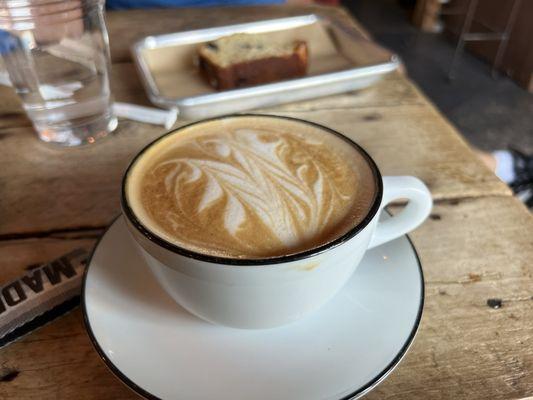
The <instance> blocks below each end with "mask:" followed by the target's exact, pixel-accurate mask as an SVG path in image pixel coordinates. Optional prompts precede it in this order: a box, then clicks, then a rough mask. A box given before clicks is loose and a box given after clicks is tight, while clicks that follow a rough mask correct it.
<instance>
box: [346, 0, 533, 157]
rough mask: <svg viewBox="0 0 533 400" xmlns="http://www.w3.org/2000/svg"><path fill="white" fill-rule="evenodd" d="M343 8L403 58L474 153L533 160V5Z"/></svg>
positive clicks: (392, 0)
mask: <svg viewBox="0 0 533 400" xmlns="http://www.w3.org/2000/svg"><path fill="white" fill-rule="evenodd" d="M341 4H342V5H343V6H344V7H346V8H347V9H349V10H350V12H351V13H352V14H353V15H354V16H355V17H356V18H357V19H358V20H359V21H360V22H361V23H362V24H363V26H364V27H365V28H367V29H368V31H369V32H370V33H371V35H372V36H373V37H374V39H375V40H376V41H378V42H379V43H381V44H382V45H384V46H386V47H388V48H389V49H391V50H393V51H394V52H396V53H397V54H399V55H400V57H401V58H402V60H403V62H404V64H405V66H406V68H407V72H408V74H409V76H410V77H411V79H413V80H414V81H415V82H416V83H417V84H418V86H419V87H420V88H421V89H422V90H423V91H424V92H425V93H426V95H427V96H428V97H429V98H430V99H431V100H432V101H433V102H434V103H435V104H436V105H437V107H438V108H439V109H440V110H441V111H442V113H443V114H445V115H446V117H448V119H449V120H450V121H451V122H452V123H453V124H454V125H455V126H456V127H457V128H458V130H459V131H460V132H461V133H462V134H463V135H464V136H465V137H466V139H467V140H468V141H469V142H470V143H471V144H472V145H474V146H475V147H477V148H479V149H482V150H496V149H502V148H507V147H509V146H511V147H514V148H517V149H520V150H521V151H523V152H525V153H533V95H532V94H531V93H532V92H533V40H532V39H533V23H532V22H533V1H530V0H525V1H524V0H522V1H520V0H449V1H446V0H344V1H341ZM462 30H463V33H464V35H462V36H461V31H462ZM461 37H462V39H463V40H464V41H463V43H464V51H461V48H460V47H459V49H458V45H459V44H460V42H461V41H460V39H461ZM498 50H499V56H498ZM455 54H456V56H455V59H454V55H455ZM452 64H453V66H452ZM493 69H494V71H493Z"/></svg>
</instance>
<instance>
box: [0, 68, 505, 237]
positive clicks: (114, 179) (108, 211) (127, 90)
mask: <svg viewBox="0 0 533 400" xmlns="http://www.w3.org/2000/svg"><path fill="white" fill-rule="evenodd" d="M133 72H134V70H133V67H132V65H131V64H117V65H115V67H114V70H113V73H114V79H113V86H114V88H116V90H115V95H116V98H117V99H118V100H121V101H127V102H134V103H143V102H146V97H145V95H144V92H143V90H142V88H141V87H140V85H139V82H138V81H136V80H135V79H134V78H133V76H134V75H133ZM123 76H128V77H131V79H128V80H124V79H120V78H121V77H123ZM126 82H129V83H126ZM13 104H14V103H13ZM11 112H14V111H11ZM258 112H264V113H271V114H280V115H290V116H293V117H296V118H302V119H307V120H310V121H315V122H318V123H321V124H323V125H326V126H329V127H331V128H334V129H337V130H339V131H340V132H342V133H344V134H346V135H348V136H349V137H351V138H352V139H354V140H355V141H356V142H358V143H360V144H361V145H362V146H363V147H364V148H365V149H367V150H368V151H369V153H370V154H371V155H372V156H373V157H374V158H375V159H376V161H377V163H378V165H379V167H380V168H381V170H382V172H383V173H384V174H395V175H400V174H410V175H417V176H419V177H420V178H422V179H423V180H424V181H426V183H427V184H428V185H429V186H430V189H431V191H432V193H433V196H434V198H435V199H437V200H438V199H446V198H460V197H465V196H467V197H475V196H481V195H509V194H510V191H509V189H508V188H507V186H505V185H504V184H502V183H501V182H500V181H499V180H498V179H497V178H496V177H495V176H494V174H492V173H491V172H490V171H489V170H487V169H486V168H485V167H484V166H483V165H481V164H480V163H479V161H478V160H477V159H476V158H475V156H474V154H473V153H472V152H471V151H470V149H469V148H468V146H467V145H466V143H465V142H464V141H463V140H462V139H461V138H460V137H459V136H458V135H457V134H456V131H455V129H453V128H452V127H451V126H450V125H449V124H448V123H447V122H446V121H445V119H444V118H443V117H442V116H441V115H440V114H439V113H438V112H437V111H436V110H435V109H434V107H433V106H432V105H431V104H430V103H429V102H428V101H427V100H426V99H425V98H424V97H423V95H422V94H421V93H420V92H419V90H418V89H417V88H416V87H415V86H414V85H413V84H412V83H410V82H409V81H408V80H407V79H406V78H405V77H404V76H403V75H401V74H393V75H391V76H389V77H387V78H386V79H384V80H383V81H382V82H380V83H378V84H377V85H375V86H373V87H370V88H368V89H364V90H361V91H358V92H354V93H349V94H343V95H338V96H331V97H326V98H323V99H315V100H312V101H307V102H302V103H295V104H288V105H283V106H278V107H274V108H270V109H264V110H259V111H258ZM18 118H19V119H18V121H25V122H24V123H23V124H22V125H20V124H18V123H15V122H14V119H15V117H13V118H12V119H9V118H7V121H8V122H7V123H8V124H15V125H16V126H7V127H4V128H2V125H1V124H3V123H4V122H0V141H1V142H0V143H1V144H2V145H1V146H0V171H1V173H0V184H1V185H2V186H1V187H2V188H3V189H4V190H3V195H2V196H0V239H1V238H2V237H6V235H7V236H9V235H14V234H17V235H20V234H26V235H30V234H31V233H32V232H39V231H43V230H44V231H49V230H52V231H55V230H68V229H79V228H91V227H99V228H102V227H104V226H105V225H107V224H108V223H109V221H110V220H111V219H112V218H113V217H114V216H116V215H117V214H118V213H119V193H120V181H121V178H122V174H123V172H124V170H125V168H126V167H127V165H128V163H129V162H130V160H131V159H132V158H133V156H134V155H135V154H136V153H137V152H138V151H139V150H140V149H141V148H142V147H144V146H145V145H146V144H148V143H149V142H151V141H152V140H154V139H155V138H156V137H158V136H160V135H161V134H163V133H164V132H165V130H164V129H163V128H162V127H158V126H153V125H147V124H142V123H138V122H133V121H121V122H120V124H119V128H118V129H117V131H116V132H115V133H114V134H113V135H112V137H111V138H109V139H107V141H106V142H103V143H101V144H100V145H97V146H93V147H87V148H79V149H69V150H65V149H62V148H56V147H50V146H48V145H46V144H43V143H41V142H39V141H37V140H36V139H35V136H34V133H33V131H32V129H31V126H30V125H29V121H27V119H26V118H25V117H23V116H19V117H18ZM0 121H2V120H1V119H0ZM187 122H190V121H179V122H178V124H177V126H178V125H183V124H185V123H187ZM28 188H32V190H30V191H29V190H28Z"/></svg>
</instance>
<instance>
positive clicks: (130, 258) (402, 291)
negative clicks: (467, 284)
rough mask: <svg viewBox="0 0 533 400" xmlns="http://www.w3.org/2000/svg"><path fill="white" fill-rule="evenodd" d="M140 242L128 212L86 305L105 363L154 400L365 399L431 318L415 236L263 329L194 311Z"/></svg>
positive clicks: (96, 256)
mask: <svg viewBox="0 0 533 400" xmlns="http://www.w3.org/2000/svg"><path fill="white" fill-rule="evenodd" d="M134 246H135V245H134V243H133V242H132V240H131V239H130V237H129V235H128V233H127V232H126V226H125V224H124V221H123V219H122V217H121V218H119V219H117V220H116V221H115V222H114V223H113V224H112V225H111V227H110V228H109V229H108V231H107V232H106V233H105V234H104V236H103V237H102V239H101V240H100V242H99V243H98V245H97V246H96V249H95V251H94V253H93V255H92V258H91V261H90V263H89V266H88V267H87V272H86V276H85V279H84V284H83V292H82V305H83V312H84V316H85V323H86V327H87V331H88V332H89V336H90V338H91V340H92V342H93V344H94V346H95V348H96V350H97V351H98V353H99V354H100V356H101V357H102V359H103V361H104V362H105V363H106V364H107V366H108V367H109V368H110V369H111V371H113V373H115V374H116V376H117V377H118V378H119V379H121V380H122V381H123V382H124V383H125V384H126V385H128V386H129V387H130V388H131V389H133V390H134V391H136V392H137V393H139V394H141V395H143V396H145V397H146V398H149V399H165V400H167V399H197V400H200V399H218V400H223V399H228V400H239V399H246V400H255V399H265V400H273V399H275V400H284V399H297V400H299V399H306V400H315V399H316V400H318V399H320V400H326V399H327V400H339V399H351V398H357V397H360V396H362V395H363V394H365V393H366V392H368V391H369V390H371V389H372V388H373V387H375V386H376V385H377V384H378V383H379V382H380V381H381V380H383V379H384V378H385V377H386V376H387V375H388V374H389V373H390V372H391V371H392V370H393V369H394V367H396V365H398V363H399V362H400V360H401V358H402V357H403V356H404V355H405V353H406V351H407V349H408V347H409V345H410V344H411V342H412V341H413V338H414V336H415V333H416V330H417V329H418V325H419V322H420V317H421V313H422V307H423V303H424V281H423V276H422V270H421V267H420V263H419V261H418V257H417V255H416V252H415V250H414V248H413V246H412V245H411V243H410V242H409V240H408V238H407V237H402V238H400V239H397V240H395V241H393V242H389V243H388V244H385V245H382V246H380V247H378V248H376V249H374V250H371V251H369V252H367V254H366V255H365V257H364V259H363V261H362V263H361V265H360V266H359V267H358V269H357V271H356V272H355V274H354V276H353V277H352V279H351V280H350V281H349V282H348V284H347V285H346V286H345V287H344V288H343V289H342V291H341V293H339V294H338V295H337V296H336V297H335V298H334V299H333V300H331V301H330V302H329V303H328V304H326V305H325V306H324V307H323V308H322V309H321V310H319V311H318V312H316V313H315V314H312V315H311V316H309V317H307V318H306V319H304V320H302V321H298V322H296V323H293V324H292V325H288V326H285V327H281V328H275V329H270V330H260V331H249V330H238V329H232V328H225V327H220V326H215V325H211V324H209V323H207V322H204V321H202V320H200V319H198V318H197V317H195V316H193V315H191V314H189V313H188V312H187V311H185V310H184V309H182V308H181V307H180V306H178V305H177V304H176V303H174V301H173V300H172V299H171V298H170V297H168V296H167V294H166V293H165V292H164V291H163V289H162V288H160V287H159V285H158V283H157V282H156V281H155V279H154V278H153V277H152V275H151V273H150V271H149V270H148V268H147V267H146V266H145V264H144V261H143V260H142V259H141V258H140V257H139V256H138V255H137V251H136V249H135V247H134ZM243 301H246V299H243Z"/></svg>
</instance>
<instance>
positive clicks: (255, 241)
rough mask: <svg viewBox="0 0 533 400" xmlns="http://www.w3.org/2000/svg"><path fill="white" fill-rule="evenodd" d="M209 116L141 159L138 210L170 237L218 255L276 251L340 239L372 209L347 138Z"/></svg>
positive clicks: (262, 254)
mask: <svg viewBox="0 0 533 400" xmlns="http://www.w3.org/2000/svg"><path fill="white" fill-rule="evenodd" d="M259 120H261V119H259ZM237 121H238V123H237ZM253 121H255V119H254V120H253ZM213 122H215V121H213ZM213 122H211V123H205V126H203V127H202V125H204V124H200V125H198V126H196V127H194V126H193V127H192V128H193V129H192V130H191V131H190V132H189V133H188V132H187V130H186V131H185V132H183V133H178V134H176V135H172V136H170V137H169V138H167V139H163V141H162V142H161V143H158V144H157V145H156V146H155V147H159V148H160V149H158V150H157V151H154V152H152V154H151V155H150V156H148V157H146V158H145V159H143V160H145V162H144V163H143V164H144V165H142V171H143V173H142V177H140V178H138V179H137V180H136V181H137V182H138V185H137V186H136V189H137V190H136V191H137V193H136V195H135V197H137V198H138V199H139V200H140V201H139V202H132V205H134V207H133V208H134V210H133V211H134V212H135V213H136V214H141V215H142V217H143V221H144V222H148V223H147V226H148V228H149V229H151V230H154V232H155V233H157V234H159V235H160V236H163V238H165V239H166V240H169V241H171V242H174V243H176V244H178V245H179V246H182V247H185V248H189V249H191V250H194V251H199V252H202V253H206V252H207V253H209V254H212V255H218V256H222V257H245V258H254V257H255V258H256V257H274V256H279V255H284V254H291V253H296V252H300V251H303V250H306V249H309V248H313V247H316V246H319V245H321V244H323V243H327V242H328V241H330V240H332V239H334V238H336V237H339V236H340V235H342V234H344V233H345V232H347V231H348V230H349V228H350V227H353V226H354V222H355V223H357V222H358V220H359V219H361V215H360V214H361V213H360V211H361V208H363V209H366V208H368V204H369V203H370V200H371V197H372V194H373V193H370V196H369V195H368V193H365V192H364V190H362V189H363V188H362V186H361V183H362V181H361V177H362V175H361V170H360V164H361V156H360V155H359V154H357V150H355V148H351V147H350V146H349V145H348V144H346V143H344V141H343V140H342V139H340V138H337V137H333V136H332V135H326V134H325V133H323V132H313V130H312V129H309V128H307V127H306V128H307V129H304V130H303V131H302V128H301V127H299V129H298V130H296V131H295V130H294V127H292V129H291V126H290V125H291V124H290V123H289V124H288V126H284V124H279V125H280V126H274V127H271V126H269V125H267V126H262V125H261V124H257V123H252V124H250V121H248V124H247V123H246V118H244V117H241V118H236V122H235V123H232V124H227V123H226V124H220V123H218V124H213ZM284 122H285V121H284ZM290 122H291V123H292V124H294V122H292V121H290ZM315 130H317V131H318V129H317V128H315ZM318 133H320V135H319V134H318ZM330 136H331V137H330ZM339 150H341V151H339ZM350 156H351V157H350ZM365 172H366V174H368V173H370V171H363V178H364V179H366V180H368V176H366V175H365V174H364V173H365ZM364 179H363V180H364ZM367 191H368V189H367ZM370 192H371V191H370ZM135 206H137V207H135ZM135 208H141V210H139V209H137V210H135ZM362 217H364V215H362Z"/></svg>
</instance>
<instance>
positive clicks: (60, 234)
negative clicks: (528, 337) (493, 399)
mask: <svg viewBox="0 0 533 400" xmlns="http://www.w3.org/2000/svg"><path fill="white" fill-rule="evenodd" d="M489 197H504V198H506V197H512V196H511V195H506V194H491V195H479V196H464V197H456V198H448V199H437V200H434V201H433V203H434V204H435V205H442V204H444V205H445V204H448V205H451V206H456V205H459V204H460V203H462V202H467V201H473V200H478V199H481V198H489ZM517 201H518V200H517ZM399 205H402V203H393V204H391V206H399ZM117 216H118V215H117ZM429 218H431V219H437V218H440V216H437V215H436V214H431V215H430V217H429ZM115 219H116V218H112V219H111V221H114V220H115ZM110 224H111V222H110V223H109V224H106V225H96V226H76V227H72V228H56V229H49V230H45V231H33V232H32V231H30V232H20V233H4V234H0V242H9V241H16V240H26V239H42V238H53V239H67V240H75V239H98V238H99V237H100V236H101V234H102V233H103V231H104V230H105V229H106V228H107V227H108V226H109V225H110ZM532 400H533V399H532Z"/></svg>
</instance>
